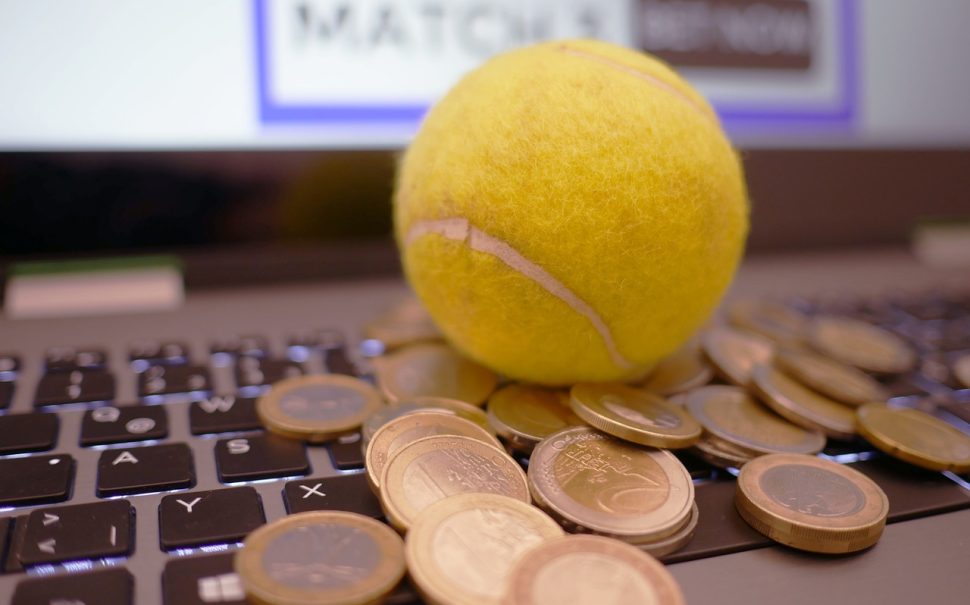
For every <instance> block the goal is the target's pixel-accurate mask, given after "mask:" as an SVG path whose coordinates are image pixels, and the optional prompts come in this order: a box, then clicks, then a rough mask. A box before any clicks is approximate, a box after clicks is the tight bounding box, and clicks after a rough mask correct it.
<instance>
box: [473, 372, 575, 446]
mask: <svg viewBox="0 0 970 605" xmlns="http://www.w3.org/2000/svg"><path fill="white" fill-rule="evenodd" d="M488 420H489V424H491V425H492V428H493V429H494V430H495V432H496V433H497V434H498V436H499V437H501V438H502V439H504V440H505V441H506V443H508V444H509V447H510V448H511V449H513V450H516V451H518V452H522V453H525V454H528V453H530V452H532V450H533V448H535V446H536V444H537V443H539V442H540V441H542V440H543V439H545V438H546V437H548V436H549V435H551V434H553V433H555V432H556V431H558V430H560V429H564V428H566V427H567V426H582V425H584V424H586V423H585V422H583V420H582V419H581V418H580V417H579V416H576V414H574V413H573V411H572V409H571V408H570V407H569V393H568V392H567V391H562V390H554V389H546V388H542V387H535V386H529V385H524V384H513V385H509V386H507V387H504V388H502V389H499V390H498V391H496V392H494V393H492V396H491V397H489V398H488Z"/></svg>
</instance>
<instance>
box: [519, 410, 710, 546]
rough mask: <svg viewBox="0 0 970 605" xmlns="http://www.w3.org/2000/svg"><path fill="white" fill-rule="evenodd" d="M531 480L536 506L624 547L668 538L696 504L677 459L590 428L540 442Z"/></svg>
mask: <svg viewBox="0 0 970 605" xmlns="http://www.w3.org/2000/svg"><path fill="white" fill-rule="evenodd" d="M528 477H529V487H530V488H531V490H532V494H533V497H534V498H535V500H536V503H537V504H538V505H539V506H540V507H542V508H543V509H545V510H546V511H547V512H549V514H550V515H551V516H552V517H553V518H556V519H561V520H564V521H565V522H567V523H569V524H571V525H573V526H575V527H577V528H580V531H584V532H590V533H598V534H603V535H607V536H612V537H615V538H620V539H622V540H625V541H627V542H634V543H641V542H649V541H654V540H658V539H661V538H664V537H667V536H669V535H671V534H672V533H674V532H676V531H677V530H678V529H680V528H681V527H682V526H683V525H684V523H685V522H686V521H687V520H688V517H689V515H690V509H691V505H692V504H693V503H694V484H693V483H692V482H691V479H690V474H689V473H688V472H687V469H686V468H684V465H683V464H682V463H681V462H680V460H678V459H677V458H676V457H675V456H674V455H673V454H671V453H670V452H668V451H666V450H657V449H650V448H643V447H639V446H637V445H634V444H631V443H626V442H623V441H620V440H619V439H614V438H613V437H610V436H609V435H605V434H603V433H600V432H599V431H596V430H594V429H592V428H589V427H572V428H567V429H564V430H562V431H559V432H557V433H554V434H552V435H550V436H549V437H547V438H546V439H544V440H543V441H542V442H541V443H539V445H537V446H536V449H535V450H534V451H533V452H532V457H531V458H530V459H529V473H528Z"/></svg>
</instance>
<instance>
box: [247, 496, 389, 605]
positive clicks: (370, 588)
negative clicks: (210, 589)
mask: <svg viewBox="0 0 970 605" xmlns="http://www.w3.org/2000/svg"><path fill="white" fill-rule="evenodd" d="M234 566H235V568H236V573H238V574H239V579H240V582H241V583H242V585H243V588H244V590H245V591H246V593H247V595H248V596H249V597H250V598H251V599H252V600H253V601H255V602H258V603H267V604H269V605H316V604H318V603H332V604H334V605H363V604H365V603H378V602H382V601H383V599H384V597H385V596H386V595H387V594H388V593H390V592H391V590H393V589H394V587H395V586H396V585H397V583H398V582H399V581H400V580H401V578H402V577H403V576H404V571H405V566H404V544H403V543H402V541H401V538H400V536H398V535H397V534H396V533H395V532H394V530H392V529H391V528H389V527H388V526H386V525H384V524H383V523H380V522H379V521H375V520H374V519H371V518H370V517H365V516H363V515H358V514H356V513H348V512H338V511H318V512H308V513H299V514H296V515H290V516H288V517H284V518H282V519H279V520H278V521H274V522H272V523H270V524H268V525H264V526H262V527H260V528H259V529H257V530H256V531H254V532H253V533H251V534H249V536H248V537H247V538H246V541H245V543H244V545H243V548H242V550H240V551H238V552H237V553H236V557H235V561H234Z"/></svg>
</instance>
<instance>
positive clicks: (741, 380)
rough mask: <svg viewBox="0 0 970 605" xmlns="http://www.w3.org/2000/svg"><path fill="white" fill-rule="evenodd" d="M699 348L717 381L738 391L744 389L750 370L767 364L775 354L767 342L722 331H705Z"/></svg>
mask: <svg viewBox="0 0 970 605" xmlns="http://www.w3.org/2000/svg"><path fill="white" fill-rule="evenodd" d="M701 344H702V345H703V347H704V354H705V355H707V358H708V359H710V360H711V362H712V363H713V364H714V369H715V370H717V373H718V374H719V375H720V376H721V378H723V379H725V380H726V381H728V382H730V383H732V384H736V385H738V386H739V387H746V386H748V383H749V382H751V370H753V369H754V367H755V366H757V365H762V364H765V363H768V362H769V361H770V360H771V357H772V355H774V352H775V348H774V345H773V344H772V343H771V341H769V340H767V339H765V338H762V337H760V336H757V335H756V334H748V333H744V332H740V331H738V330H734V329H732V328H725V327H718V328H711V329H710V330H707V331H706V332H705V333H704V335H703V337H702V338H701Z"/></svg>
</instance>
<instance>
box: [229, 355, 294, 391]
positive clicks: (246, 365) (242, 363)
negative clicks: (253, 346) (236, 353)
mask: <svg viewBox="0 0 970 605" xmlns="http://www.w3.org/2000/svg"><path fill="white" fill-rule="evenodd" d="M303 374H304V370H303V366H301V365H300V364H299V363H297V362H295V361H290V360H289V359H265V358H260V357H240V358H239V359H238V360H237V361H236V385H237V386H238V387H239V388H240V389H245V388H249V387H260V386H265V385H268V384H273V383H274V382H279V381H280V380H283V379H284V378H294V377H296V376H302V375H303Z"/></svg>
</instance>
